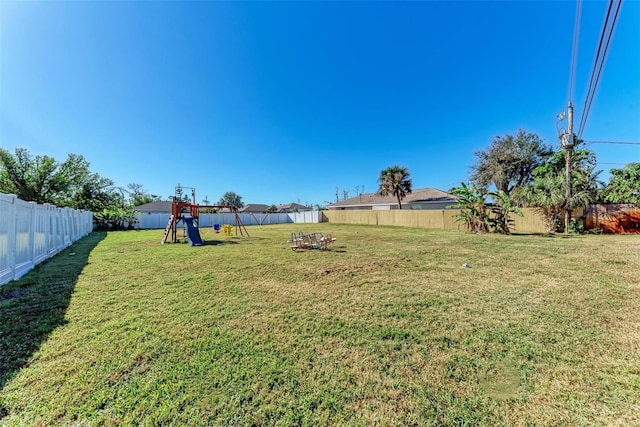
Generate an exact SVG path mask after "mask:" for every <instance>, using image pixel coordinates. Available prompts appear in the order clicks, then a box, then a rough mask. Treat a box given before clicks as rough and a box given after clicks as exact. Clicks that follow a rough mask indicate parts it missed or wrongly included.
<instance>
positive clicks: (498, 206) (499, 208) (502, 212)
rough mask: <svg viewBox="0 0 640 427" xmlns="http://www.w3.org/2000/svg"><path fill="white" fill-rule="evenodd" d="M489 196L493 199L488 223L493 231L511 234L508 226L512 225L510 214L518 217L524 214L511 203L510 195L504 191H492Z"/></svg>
mask: <svg viewBox="0 0 640 427" xmlns="http://www.w3.org/2000/svg"><path fill="white" fill-rule="evenodd" d="M489 196H490V197H492V198H493V199H494V201H495V203H494V204H492V205H491V207H490V210H491V214H492V215H491V217H490V218H489V224H491V227H492V228H493V231H494V232H495V233H500V234H511V230H510V228H511V226H512V225H513V220H512V219H511V217H510V216H511V214H515V215H518V216H520V217H522V216H524V214H523V213H522V211H521V210H520V209H518V207H517V206H515V205H514V204H513V202H512V201H511V197H510V196H509V195H508V194H507V193H505V192H504V191H502V190H498V191H492V192H490V193H489Z"/></svg>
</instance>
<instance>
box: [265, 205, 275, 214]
mask: <svg viewBox="0 0 640 427" xmlns="http://www.w3.org/2000/svg"><path fill="white" fill-rule="evenodd" d="M267 212H268V213H275V212H278V207H277V206H276V205H271V206H269V208H268V209H267Z"/></svg>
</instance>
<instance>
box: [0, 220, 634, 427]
mask: <svg viewBox="0 0 640 427" xmlns="http://www.w3.org/2000/svg"><path fill="white" fill-rule="evenodd" d="M248 230H249V232H250V233H251V237H250V238H241V237H232V238H230V237H222V235H221V234H214V232H213V230H211V229H203V230H202V234H203V239H204V240H205V241H206V243H208V244H206V245H205V246H202V247H190V246H189V245H187V244H182V243H178V244H166V245H160V239H161V237H162V230H152V231H131V232H112V233H99V232H96V233H93V234H92V235H90V236H88V237H86V238H84V239H82V240H80V241H79V242H76V243H75V244H74V245H73V246H72V247H71V248H69V249H67V250H65V251H63V252H62V253H61V254H59V255H58V256H56V257H55V258H53V259H51V260H49V261H47V262H46V263H44V264H43V265H41V266H39V267H38V268H36V269H35V270H34V271H33V272H31V273H30V274H28V275H27V276H26V277H24V278H23V279H22V280H21V281H19V282H15V283H11V284H8V285H5V286H3V287H1V288H0V388H1V389H0V425H9V426H11V425H16V426H21V425H82V426H84V425H104V426H110V425H176V426H190V425H193V426H196V425H221V426H223V425H224V426H227V425H281V426H289V425H309V426H316V425H356V426H357V425H361V426H371V425H420V426H429V425H434V426H442V425H452V426H460V425H472V426H476V425H484V426H498V425H504V426H513V425H539V426H552V425H558V426H566V425H571V426H581V425H584V426H587V425H607V426H608V425H620V426H623V425H624V426H626V425H638V424H640V320H639V318H640V237H638V236H571V237H565V236H555V237H540V236H529V235H516V236H499V235H470V234H466V233H459V232H448V231H434V230H423V229H411V228H394V227H369V226H353V225H350V226H347V225H336V224H326V223H324V224H297V225H273V226H263V227H262V226H261V227H257V226H256V227H249V228H248ZM300 230H302V231H306V232H312V231H320V232H324V233H329V232H330V233H332V234H333V235H334V237H336V238H337V242H336V243H335V244H334V245H333V246H332V247H331V250H329V251H326V252H324V251H318V250H314V251H304V252H293V251H292V250H290V249H289V245H288V244H287V243H286V241H287V239H288V238H289V235H290V233H291V232H295V231H300ZM71 253H74V254H75V255H71ZM463 263H468V264H469V265H470V268H462V264H463Z"/></svg>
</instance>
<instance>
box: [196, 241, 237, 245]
mask: <svg viewBox="0 0 640 427" xmlns="http://www.w3.org/2000/svg"><path fill="white" fill-rule="evenodd" d="M230 244H231V245H237V244H238V242H234V241H233V240H203V241H202V246H215V245H230Z"/></svg>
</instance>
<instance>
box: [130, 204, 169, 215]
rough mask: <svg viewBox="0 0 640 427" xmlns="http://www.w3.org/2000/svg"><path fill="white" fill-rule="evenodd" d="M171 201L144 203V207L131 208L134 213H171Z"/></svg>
mask: <svg viewBox="0 0 640 427" xmlns="http://www.w3.org/2000/svg"><path fill="white" fill-rule="evenodd" d="M172 204H173V202H172V201H163V202H151V203H145V204H144V205H140V206H136V207H135V208H133V209H134V210H135V211H136V212H141V213H147V214H151V213H169V214H170V213H171V205H172Z"/></svg>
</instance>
